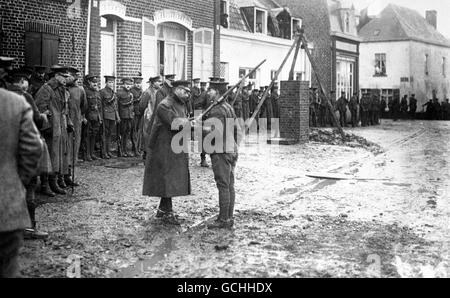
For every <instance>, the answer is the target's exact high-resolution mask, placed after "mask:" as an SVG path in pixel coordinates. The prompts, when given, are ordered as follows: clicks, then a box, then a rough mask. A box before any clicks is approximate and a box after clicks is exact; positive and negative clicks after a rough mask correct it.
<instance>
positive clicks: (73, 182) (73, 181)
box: [72, 131, 76, 195]
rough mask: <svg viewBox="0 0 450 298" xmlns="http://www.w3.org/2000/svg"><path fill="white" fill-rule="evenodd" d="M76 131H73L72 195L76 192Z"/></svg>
mask: <svg viewBox="0 0 450 298" xmlns="http://www.w3.org/2000/svg"><path fill="white" fill-rule="evenodd" d="M75 151H76V150H75V131H73V132H72V195H73V194H74V193H75Z"/></svg>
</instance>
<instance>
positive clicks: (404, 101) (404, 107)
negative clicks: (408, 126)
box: [400, 95, 408, 118]
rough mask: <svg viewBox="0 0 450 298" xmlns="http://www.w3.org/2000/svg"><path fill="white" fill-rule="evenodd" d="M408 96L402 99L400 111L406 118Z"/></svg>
mask: <svg viewBox="0 0 450 298" xmlns="http://www.w3.org/2000/svg"><path fill="white" fill-rule="evenodd" d="M407 98H408V96H407V95H405V96H404V97H403V98H402V100H401V101H400V113H401V116H402V118H406V115H407V113H408V99H407Z"/></svg>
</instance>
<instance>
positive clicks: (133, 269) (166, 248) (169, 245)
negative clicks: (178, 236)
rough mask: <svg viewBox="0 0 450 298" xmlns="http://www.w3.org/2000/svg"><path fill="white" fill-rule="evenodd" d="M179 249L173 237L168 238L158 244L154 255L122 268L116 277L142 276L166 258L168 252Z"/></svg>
mask: <svg viewBox="0 0 450 298" xmlns="http://www.w3.org/2000/svg"><path fill="white" fill-rule="evenodd" d="M175 249H177V247H176V246H175V241H174V239H173V238H168V239H166V240H165V241H164V243H163V244H161V245H160V246H158V247H157V248H156V250H155V253H154V254H153V256H152V257H151V258H149V259H146V260H141V261H138V262H137V263H136V264H134V265H133V266H130V267H127V268H124V269H122V270H121V271H120V272H119V273H117V274H116V276H114V278H135V277H141V276H143V275H144V273H146V272H147V271H148V270H149V269H151V268H152V267H154V266H155V265H156V264H158V263H159V262H161V261H162V260H164V259H165V258H166V257H167V255H168V254H170V253H171V252H172V251H174V250H175Z"/></svg>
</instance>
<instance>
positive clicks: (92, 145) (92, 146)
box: [89, 136, 98, 160]
mask: <svg viewBox="0 0 450 298" xmlns="http://www.w3.org/2000/svg"><path fill="white" fill-rule="evenodd" d="M94 152H95V137H92V136H91V137H89V155H90V156H91V158H92V160H98V157H97V156H95V153H94Z"/></svg>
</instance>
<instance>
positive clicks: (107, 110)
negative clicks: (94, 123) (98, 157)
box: [100, 86, 120, 158]
mask: <svg viewBox="0 0 450 298" xmlns="http://www.w3.org/2000/svg"><path fill="white" fill-rule="evenodd" d="M100 98H101V102H102V105H103V126H104V128H105V130H104V147H105V155H106V156H105V157H106V158H111V157H112V155H111V150H110V146H111V137H112V135H113V133H116V132H117V123H118V122H119V121H120V117H119V113H118V106H117V97H116V93H115V92H114V90H112V89H111V88H109V87H108V86H106V87H105V88H103V89H102V90H100Z"/></svg>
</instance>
